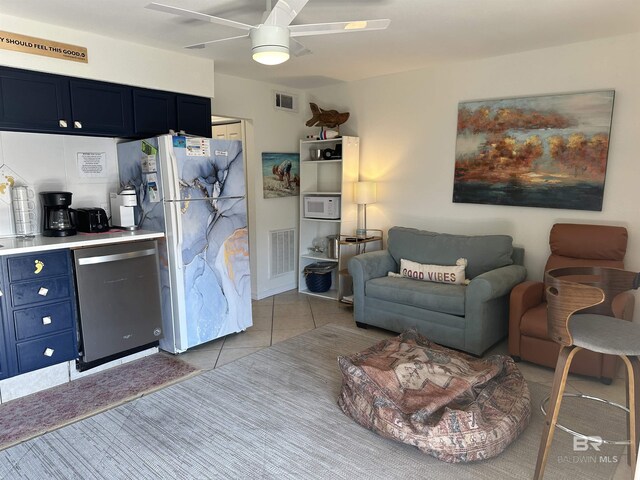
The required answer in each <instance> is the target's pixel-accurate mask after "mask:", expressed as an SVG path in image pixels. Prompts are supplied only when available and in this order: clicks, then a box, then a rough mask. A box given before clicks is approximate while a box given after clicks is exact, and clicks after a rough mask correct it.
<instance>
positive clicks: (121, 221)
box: [109, 186, 138, 230]
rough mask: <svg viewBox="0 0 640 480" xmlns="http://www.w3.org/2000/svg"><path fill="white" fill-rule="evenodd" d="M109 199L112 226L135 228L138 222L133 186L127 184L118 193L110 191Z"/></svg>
mask: <svg viewBox="0 0 640 480" xmlns="http://www.w3.org/2000/svg"><path fill="white" fill-rule="evenodd" d="M109 199H110V200H111V202H110V203H111V225H112V226H113V227H114V228H123V229H125V230H136V229H137V228H138V224H137V222H136V212H135V209H136V207H137V206H138V197H137V196H136V190H135V188H133V187H129V186H127V187H124V188H123V189H122V191H121V192H120V193H115V192H111V193H110V194H109Z"/></svg>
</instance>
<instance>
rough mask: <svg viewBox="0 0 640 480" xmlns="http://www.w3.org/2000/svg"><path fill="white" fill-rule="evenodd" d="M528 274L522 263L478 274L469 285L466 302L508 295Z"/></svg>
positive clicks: (477, 302) (480, 301) (478, 301)
mask: <svg viewBox="0 0 640 480" xmlns="http://www.w3.org/2000/svg"><path fill="white" fill-rule="evenodd" d="M526 276H527V270H526V269H525V268H524V267H523V266H522V265H507V266H506V267H500V268H496V269H495V270H491V271H489V272H485V273H483V274H482V275H478V276H477V277H475V278H474V279H473V280H471V282H470V283H469V285H468V286H467V293H466V302H467V304H472V305H473V304H479V303H482V302H486V301H488V300H491V299H493V298H498V297H501V296H503V295H506V294H508V293H509V292H510V291H511V289H512V288H513V287H514V286H515V285H517V284H518V283H520V282H522V281H523V280H524V279H525V278H526Z"/></svg>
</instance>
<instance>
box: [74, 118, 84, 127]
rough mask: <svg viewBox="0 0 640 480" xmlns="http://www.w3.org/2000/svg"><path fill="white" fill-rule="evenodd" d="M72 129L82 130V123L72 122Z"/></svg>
mask: <svg viewBox="0 0 640 480" xmlns="http://www.w3.org/2000/svg"><path fill="white" fill-rule="evenodd" d="M73 128H82V123H81V122H78V121H77V120H75V121H74V122H73Z"/></svg>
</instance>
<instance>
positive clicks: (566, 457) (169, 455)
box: [0, 325, 626, 480]
mask: <svg viewBox="0 0 640 480" xmlns="http://www.w3.org/2000/svg"><path fill="white" fill-rule="evenodd" d="M381 338H382V335H381V334H380V333H379V332H375V331H372V330H369V331H367V330H358V329H354V328H349V327H346V326H344V327H343V326H338V325H326V326H323V327H321V328H318V329H315V330H312V331H309V332H307V333H304V334H302V335H299V336H297V337H293V338H290V339H288V340H286V341H284V342H280V343H277V344H275V345H273V346H271V347H270V348H265V349H263V350H261V351H259V352H256V353H254V354H251V355H248V356H246V357H243V358H241V359H238V360H236V361H234V362H231V363H228V364H225V365H223V366H222V367H220V368H216V369H215V370H209V371H206V372H203V373H201V374H199V375H195V376H192V377H191V378H189V379H187V380H185V381H183V382H179V383H176V384H175V385H172V386H170V387H167V388H162V389H159V390H157V391H156V392H154V393H152V394H150V395H144V396H143V397H141V398H138V399H136V400H134V401H132V402H128V403H125V404H123V405H120V406H119V407H116V408H111V409H108V410H106V411H104V412H102V413H100V414H99V415H94V416H92V417H90V418H87V419H85V420H82V421H79V422H75V423H73V424H71V425H68V426H66V427H65V428H60V429H58V430H56V431H53V432H50V433H47V434H45V435H42V436H39V437H37V438H34V439H32V440H30V441H28V442H23V443H21V444H19V445H16V446H15V447H13V448H8V449H5V450H3V451H0V478H11V479H33V478H55V479H61V480H63V479H68V478H82V479H85V478H95V479H105V480H114V479H123V480H125V479H126V480H128V479H131V478H135V479H145V480H146V479H149V480H157V479H165V478H184V479H221V480H229V479H231V480H235V479H239V480H240V479H241V480H247V479H249V480H253V479H260V480H271V479H273V480H289V479H291V480H308V479H309V480H316V479H317V480H328V479H331V480H395V479H398V480H425V479H429V480H434V479H436V480H438V479H443V480H449V479H455V480H465V479H469V480H502V479H505V480H507V479H508V480H514V479H522V480H525V479H526V480H529V479H531V478H532V477H533V473H534V469H535V462H536V456H537V452H538V444H539V442H540V435H541V433H542V426H543V423H544V418H543V416H542V414H541V413H540V412H539V410H538V405H539V403H540V401H541V400H542V398H543V397H545V396H546V395H548V394H549V391H550V387H549V386H545V385H541V384H537V383H533V382H529V389H530V392H531V398H532V406H533V411H532V415H531V422H530V424H529V426H528V427H527V428H526V429H525V431H524V432H523V433H522V434H521V435H520V436H519V437H518V438H517V439H516V440H515V441H514V442H513V443H511V445H509V446H508V447H507V448H506V449H505V451H504V452H502V453H501V454H500V455H498V456H497V457H495V458H492V459H490V460H485V461H479V462H473V463H465V464H449V463H445V462H442V461H439V460H437V459H435V458H433V457H431V456H429V455H425V454H424V453H422V452H420V451H419V450H418V449H417V448H415V447H411V446H409V445H405V444H402V443H399V442H395V441H392V440H388V439H385V438H382V437H380V436H379V435H376V434H375V433H374V432H372V431H370V430H367V429H366V428H363V427H361V426H360V425H358V424H356V423H355V422H354V421H352V420H351V419H350V418H348V417H347V416H346V415H344V414H343V413H342V411H341V410H340V408H339V407H338V405H337V402H336V401H337V398H338V395H339V393H340V386H341V375H340V370H339V368H338V363H337V357H338V355H348V354H352V353H355V352H358V351H361V350H363V349H365V348H367V347H370V346H371V345H373V344H375V343H376V342H378V341H379V340H380V339H381ZM591 403H593V402H588V403H579V402H578V401H574V402H570V401H567V403H566V405H565V408H563V413H562V415H561V421H562V422H563V423H565V424H566V425H569V426H571V427H572V428H574V429H576V430H581V431H584V432H586V433H592V434H594V435H600V436H602V437H604V438H612V439H619V438H621V437H624V431H625V428H626V425H625V419H624V418H623V416H622V415H618V414H617V412H616V411H613V412H612V411H611V410H610V409H607V407H606V406H600V405H597V404H594V405H592V404H591ZM620 462H626V456H624V449H623V448H622V447H608V446H601V447H600V451H595V450H593V449H592V448H589V449H588V450H584V451H577V450H575V449H574V448H573V440H572V437H570V436H569V435H568V434H566V433H564V432H558V433H557V434H556V437H555V438H554V441H553V446H552V450H551V454H550V457H549V463H548V465H547V470H546V472H545V480H553V479H563V480H564V479H576V480H577V479H580V480H602V479H611V478H612V477H613V475H614V473H615V471H616V468H617V466H618V464H619V463H620Z"/></svg>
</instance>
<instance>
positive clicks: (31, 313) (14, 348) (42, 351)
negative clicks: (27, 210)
mask: <svg viewBox="0 0 640 480" xmlns="http://www.w3.org/2000/svg"><path fill="white" fill-rule="evenodd" d="M0 264H1V265H0V270H2V281H1V282H0V286H2V291H3V292H4V296H2V297H0V306H1V307H3V309H2V310H0V311H2V312H4V314H3V316H2V320H3V322H2V323H3V324H2V327H3V329H0V346H1V345H5V346H6V348H2V351H0V378H3V375H4V376H5V377H6V376H9V377H11V376H14V375H19V374H22V373H26V372H30V371H33V370H37V369H39V368H44V367H48V366H50V365H55V364H58V363H62V362H66V361H69V360H74V359H76V358H78V339H77V307H76V294H75V281H74V275H73V269H72V262H71V252H70V251H69V250H55V251H46V252H39V253H37V254H33V253H32V254H25V255H11V256H7V257H0ZM2 302H4V305H2ZM2 331H4V342H3V343H2V342H1V341H2V338H1V334H2ZM3 355H4V357H3Z"/></svg>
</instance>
